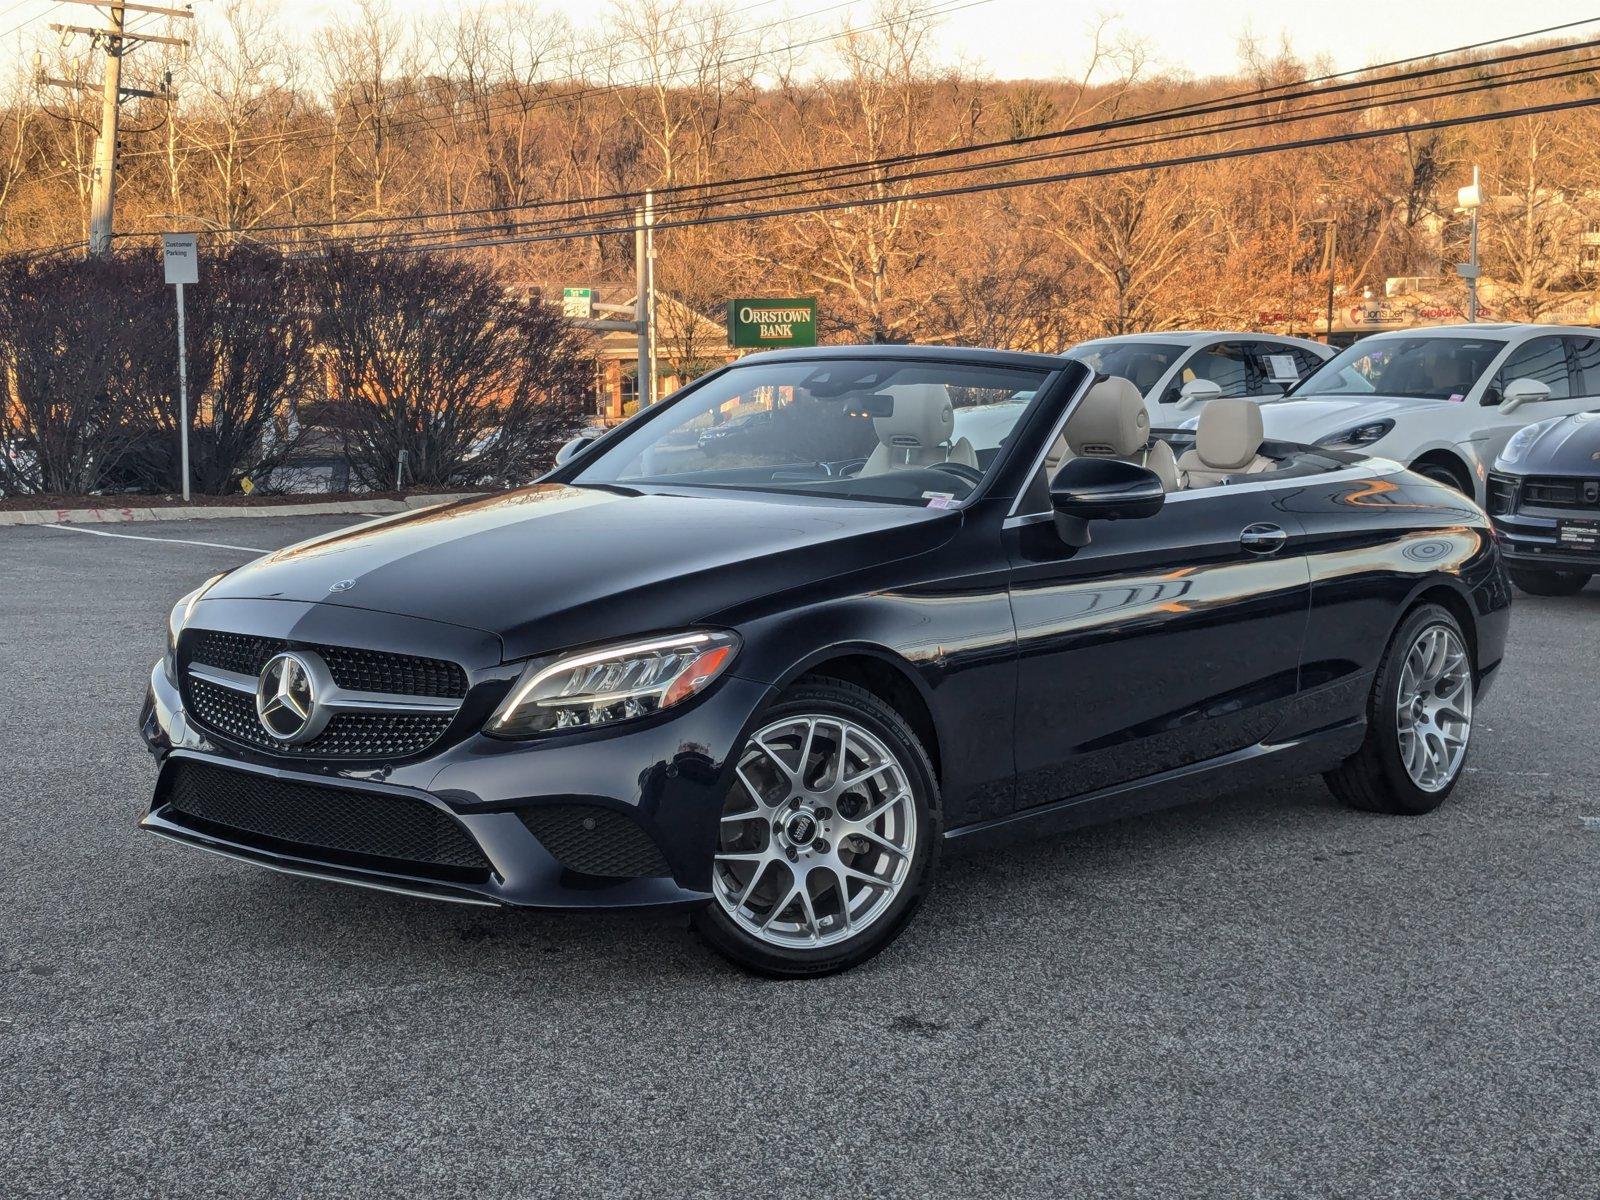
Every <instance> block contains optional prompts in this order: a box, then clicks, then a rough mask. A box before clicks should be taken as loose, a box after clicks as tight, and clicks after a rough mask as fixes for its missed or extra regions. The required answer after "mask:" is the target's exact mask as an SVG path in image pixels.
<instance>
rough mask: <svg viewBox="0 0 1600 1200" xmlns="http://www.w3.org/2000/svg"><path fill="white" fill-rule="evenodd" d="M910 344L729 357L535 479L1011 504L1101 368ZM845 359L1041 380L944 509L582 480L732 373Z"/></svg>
mask: <svg viewBox="0 0 1600 1200" xmlns="http://www.w3.org/2000/svg"><path fill="white" fill-rule="evenodd" d="M907 349H910V348H909V347H900V346H848V347H844V346H841V347H837V348H831V347H830V348H824V347H818V348H817V349H816V350H808V351H797V352H784V351H775V352H772V353H770V354H762V355H752V356H750V357H746V358H742V359H738V360H736V361H734V362H730V363H726V364H724V365H722V366H720V367H717V368H716V369H715V370H713V371H708V372H707V373H706V374H704V375H702V376H700V377H699V378H698V379H695V380H693V381H691V382H690V383H687V384H685V385H684V386H683V387H681V388H679V389H678V390H677V391H675V392H673V393H672V394H671V395H669V396H666V397H664V398H663V399H661V400H660V401H658V402H657V403H655V404H653V405H650V406H649V407H648V408H640V409H639V410H638V411H637V412H635V413H634V414H633V415H632V416H630V417H628V418H627V419H625V420H624V421H622V422H621V423H620V424H618V425H614V426H612V427H611V428H610V429H607V430H606V431H605V432H604V433H602V434H601V435H600V436H598V437H596V438H595V439H594V440H593V441H591V442H589V443H588V444H587V445H585V446H583V447H582V448H581V449H580V450H579V451H578V452H577V453H576V454H574V455H573V456H572V457H571V458H570V459H568V460H567V461H566V462H564V463H562V464H560V465H559V466H556V467H554V468H552V469H551V470H550V471H548V472H546V473H545V474H544V475H542V476H540V477H539V478H538V479H537V480H536V481H535V482H537V483H559V484H565V485H567V486H569V487H592V488H608V489H612V490H619V489H620V490H622V491H627V492H636V493H659V492H703V493H706V494H709V495H723V496H728V495H751V496H770V497H775V498H779V499H783V498H791V499H803V500H810V501H819V500H820V501H824V502H829V503H836V504H871V505H881V506H886V507H893V508H905V509H911V510H913V511H945V512H957V511H961V510H963V509H967V508H970V507H972V506H974V505H976V504H980V503H982V502H983V501H985V500H988V499H990V498H992V497H996V496H1004V497H1005V498H1006V499H1007V501H1008V502H1009V500H1010V499H1012V498H1014V497H1013V496H1012V495H1011V493H1009V492H1002V491H1000V490H999V489H1001V488H1002V487H1003V486H1005V485H1004V484H1003V483H1002V481H1003V480H1005V479H1006V478H1007V477H1008V475H1011V474H1013V473H1014V471H1015V467H1016V463H1017V462H1018V461H1019V459H1018V456H1019V454H1020V453H1021V452H1022V448H1023V447H1025V446H1027V445H1029V444H1030V443H1031V442H1032V441H1034V440H1035V439H1036V438H1037V437H1038V436H1039V434H1038V428H1039V426H1040V425H1041V422H1040V414H1041V413H1043V412H1046V411H1047V410H1049V409H1051V408H1052V407H1058V406H1059V405H1061V404H1065V403H1069V402H1070V401H1071V399H1072V395H1073V394H1074V392H1073V389H1072V388H1070V387H1066V388H1065V391H1066V394H1065V396H1064V397H1063V396H1062V392H1063V389H1064V387H1065V385H1066V384H1067V381H1069V380H1071V379H1072V378H1073V377H1074V376H1075V375H1076V374H1077V372H1079V371H1082V372H1083V373H1084V374H1085V375H1086V376H1087V377H1088V379H1089V380H1092V379H1093V377H1094V375H1093V371H1092V369H1091V368H1090V367H1089V366H1088V364H1087V363H1083V362H1079V361H1078V360H1076V359H1071V360H1069V359H1066V357H1065V356H1064V355H1063V356H1056V355H1039V354H1033V353H1029V352H1026V351H1017V352H1015V354H1014V361H1008V360H1010V359H1012V358H1013V355H1012V353H1011V352H1006V351H980V352H977V353H973V354H964V353H963V352H962V351H961V350H959V349H952V350H950V351H948V352H940V353H938V354H907V353H904V351H905V350H907ZM780 356H781V357H780ZM845 361H868V362H871V361H890V362H898V363H903V364H905V365H907V366H916V365H948V366H951V367H968V368H972V367H976V368H980V369H981V368H990V369H993V370H999V371H1005V370H1011V371H1032V372H1035V373H1037V374H1038V375H1039V379H1040V381H1039V386H1038V387H1037V388H1036V389H1035V391H1034V394H1033V397H1032V398H1031V399H1030V400H1029V401H1028V402H1027V404H1026V406H1025V407H1024V408H1023V410H1022V412H1021V413H1020V414H1019V415H1018V417H1017V421H1016V424H1015V425H1014V426H1012V436H1011V438H1010V440H1009V442H1008V443H1007V444H1005V445H1002V446H1001V447H1000V452H999V454H998V455H996V457H995V459H994V461H993V462H992V463H990V465H989V467H988V468H987V469H985V470H984V471H983V478H982V480H981V481H980V482H978V483H977V484H975V485H974V486H973V489H972V491H971V492H969V493H968V494H967V495H966V496H965V497H963V498H961V499H959V500H955V501H954V502H952V503H951V504H950V505H949V506H948V507H947V508H944V509H922V508H919V506H917V505H914V504H907V503H905V502H903V501H900V500H895V499H888V498H881V497H873V496H841V495H839V494H837V493H828V492H817V491H810V490H802V489H799V488H795V487H781V488H780V487H771V488H763V487H753V486H750V485H747V484H715V483H691V482H679V481H670V480H626V481H615V480H598V479H595V480H583V479H580V478H579V476H580V475H582V474H583V472H584V471H585V470H586V469H587V468H588V467H589V466H591V465H592V464H593V463H594V461H595V460H596V459H597V458H598V457H599V456H600V455H602V454H605V453H608V452H609V451H610V450H612V449H613V448H615V446H616V445H617V444H618V443H619V442H621V441H622V440H623V439H624V438H627V437H630V436H632V435H633V434H634V433H636V432H638V431H639V430H640V429H642V428H643V427H644V426H645V425H646V424H648V423H649V422H651V421H655V420H659V419H662V418H663V417H664V416H665V415H666V414H667V413H668V412H669V411H671V410H672V409H674V408H675V407H677V406H678V405H679V404H682V403H684V402H686V401H687V400H689V398H690V397H692V396H693V395H694V394H695V393H697V392H698V391H700V390H701V389H702V388H704V387H707V386H709V385H710V384H712V383H713V382H715V381H717V380H720V379H721V378H722V377H723V376H725V375H727V374H728V373H729V372H731V371H739V370H750V369H754V368H759V367H760V366H763V365H767V366H780V365H783V366H787V365H789V364H796V365H799V364H804V363H816V364H821V363H827V362H845ZM1053 420H1054V418H1049V419H1047V420H1046V421H1045V422H1043V424H1050V423H1052V422H1053ZM1013 486H1014V488H1015V490H1016V492H1017V494H1020V492H1021V490H1022V484H1021V483H1020V482H1018V483H1015V484H1014V485H1013Z"/></svg>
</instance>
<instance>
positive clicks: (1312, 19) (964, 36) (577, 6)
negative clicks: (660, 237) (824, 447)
mask: <svg viewBox="0 0 1600 1200" xmlns="http://www.w3.org/2000/svg"><path fill="white" fill-rule="evenodd" d="M159 2H164V3H172V4H181V3H182V2H183V0H159ZM961 2H962V0H920V2H919V7H921V6H926V5H930V4H941V3H961ZM389 3H390V5H391V7H392V8H393V9H394V11H395V12H396V13H397V14H400V15H405V14H409V13H413V12H425V11H438V10H441V9H449V8H451V7H453V4H454V0H389ZM732 3H733V4H734V6H735V7H736V8H738V9H740V10H742V11H744V12H745V13H746V14H747V15H746V18H745V20H746V23H748V24H757V23H768V22H771V21H774V20H777V19H779V18H780V17H782V16H783V15H784V14H785V13H789V14H805V13H814V12H818V11H819V10H823V9H827V10H828V12H827V15H826V16H825V17H821V18H819V19H820V20H822V21H824V22H826V27H827V28H830V29H831V28H832V27H834V26H835V25H836V24H837V23H838V22H839V21H841V20H842V19H843V18H844V17H845V16H846V15H847V14H848V15H852V16H853V17H854V19H855V20H856V21H857V23H861V22H864V21H866V20H868V19H869V17H868V14H870V13H871V11H872V4H871V2H870V0H854V2H853V3H852V2H850V0H843V2H841V0H732ZM277 4H278V8H279V11H280V12H281V14H282V17H283V20H284V21H285V23H286V24H288V25H291V26H298V27H300V28H304V27H306V26H308V25H314V24H318V23H321V22H323V21H325V20H327V19H328V18H329V17H330V16H332V15H334V14H336V13H338V12H339V11H341V10H343V9H344V8H347V7H348V5H347V4H344V3H341V2H340V0H277ZM544 4H545V6H546V7H549V8H552V9H556V10H560V11H562V12H564V13H566V14H567V16H568V17H569V19H571V20H572V21H573V23H574V24H575V25H577V26H578V27H580V28H588V29H594V30H597V31H598V32H601V33H603V32H604V14H605V11H606V3H605V0H544ZM194 7H195V8H196V10H197V11H198V12H199V13H201V14H202V17H203V15H204V12H205V9H206V8H207V7H209V4H208V0H194ZM1596 15H1597V13H1596V10H1595V8H1594V6H1593V5H1592V4H1581V3H1578V2H1577V0H1542V2H1541V3H1539V4H1530V5H1528V6H1526V7H1523V6H1520V5H1511V4H1506V3H1504V0H1495V2H1488V0H1398V2H1397V0H1383V2H1375V0H1295V2H1294V3H1290V4H1286V3H1284V0H1122V2H1121V3H1116V2H1114V0H1111V2H1107V3H1101V4H1096V3H1075V2H1071V0H1059V2H1055V3H1051V2H1048V0H978V2H977V3H975V4H974V5H973V6H972V7H969V8H966V9H964V10H961V11H956V12H952V13H950V14H949V15H947V16H945V17H943V18H942V21H941V25H940V29H939V33H938V35H937V39H936V40H937V43H938V45H939V48H940V51H939V52H940V54H941V55H942V56H943V58H944V59H945V61H947V62H954V61H963V62H966V63H969V64H972V65H975V66H977V67H979V68H980V69H981V70H983V71H984V72H986V73H987V74H990V75H992V76H994V77H997V78H1001V79H1017V78H1030V77H1032V78H1041V77H1053V76H1068V77H1075V76H1076V75H1077V74H1078V73H1079V72H1080V71H1081V70H1082V66H1083V63H1084V59H1085V55H1086V53H1087V47H1088V44H1089V38H1088V30H1089V28H1090V27H1091V26H1093V25H1094V24H1096V23H1097V20H1098V18H1099V17H1100V16H1110V17H1114V18H1115V21H1116V26H1115V27H1116V28H1117V29H1119V30H1121V31H1122V32H1124V33H1126V34H1129V35H1132V36H1134V37H1137V38H1140V39H1143V40H1144V41H1145V42H1146V43H1147V45H1148V47H1149V50H1150V53H1151V55H1152V58H1153V65H1155V66H1158V67H1162V68H1167V69H1173V70H1180V71H1186V72H1188V73H1190V74H1193V75H1213V74H1225V73H1229V72H1232V71H1233V70H1234V69H1235V68H1236V67H1237V65H1238V62H1239V55H1238V44H1239V39H1240V36H1241V34H1243V33H1244V32H1246V31H1247V30H1248V31H1250V32H1252V33H1253V34H1254V35H1255V36H1256V37H1257V38H1258V39H1260V40H1261V41H1263V42H1265V43H1268V44H1272V45H1276V44H1277V42H1278V41H1279V40H1280V37H1281V36H1282V35H1284V34H1287V35H1288V36H1289V38H1290V40H1291V42H1292V44H1293V46H1294V48H1295V50H1296V51H1297V53H1299V54H1300V56H1301V57H1303V58H1314V57H1316V56H1318V55H1326V56H1327V57H1328V58H1330V59H1331V60H1332V61H1333V63H1334V64H1335V66H1336V67H1337V68H1339V69H1349V68H1353V67H1360V66H1366V65H1368V64H1371V63H1376V62H1382V61H1385V60H1388V59H1395V58H1407V57H1411V56H1414V55H1418V54H1425V53H1428V52H1430V51H1433V50H1440V49H1446V48H1449V47H1451V46H1457V45H1462V44H1465V43H1468V42H1476V41H1483V40H1488V39H1491V38H1496V37H1504V36H1508V35H1511V34H1516V33H1520V32H1522V31H1524V30H1529V29H1534V28H1539V27H1543V26H1549V25H1557V24H1560V23H1562V22H1565V21H1576V20H1582V19H1584V18H1589V17H1594V16H1596ZM85 18H91V20H85ZM50 21H56V22H65V23H71V24H87V23H92V14H91V12H90V10H88V9H86V8H84V7H83V6H81V5H79V4H75V3H74V4H67V3H53V2H52V0H0V44H3V45H5V46H6V47H7V51H6V53H7V55H12V54H13V53H14V52H13V51H12V50H11V48H12V47H15V46H16V44H17V35H16V33H14V32H13V30H14V28H15V27H17V26H19V25H23V30H24V31H32V30H39V29H42V28H43V27H44V26H45V25H46V24H47V23H49V22H50ZM24 23H26V24H25V25H24ZM1588 28H1589V29H1590V30H1597V29H1600V23H1597V24H1596V25H1593V26H1589V27H1588ZM0 61H3V59H0Z"/></svg>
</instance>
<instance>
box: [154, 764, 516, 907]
mask: <svg viewBox="0 0 1600 1200" xmlns="http://www.w3.org/2000/svg"><path fill="white" fill-rule="evenodd" d="M172 769H173V772H174V774H173V778H172V784H171V786H170V787H169V788H168V790H167V803H168V805H169V806H170V812H171V816H172V819H173V820H175V821H176V822H177V823H178V824H182V825H188V826H190V827H192V828H194V829H195V830H197V831H198V832H201V833H211V834H215V835H216V836H218V837H223V838H226V839H227V840H229V841H232V842H238V843H241V844H244V845H250V846H256V847H259V848H260V849H263V850H273V851H278V852H281V853H288V854H295V855H298V856H299V857H302V858H312V859H318V860H322V861H327V862H334V863H341V864H344V865H348V866H357V867H370V868H373V869H377V870H388V871H397V872H400V873H402V874H407V875H426V876H432V877H436V878H444V879H457V880H482V879H486V878H487V877H488V874H489V862H488V860H487V859H486V858H485V857H484V856H483V852H482V851H481V850H479V849H478V846H477V844H476V843H475V842H474V841H473V840H472V839H471V838H470V837H469V836H468V835H467V831H466V830H465V829H464V828H462V826H461V825H460V824H459V823H458V822H457V821H455V820H453V819H452V818H451V817H450V816H449V815H447V814H446V813H443V812H441V811H440V810H439V809H437V808H435V807H434V806H433V805H431V804H428V803H426V802H425V801H422V800H418V799H415V798H413V797H410V796H393V795H388V794H385V793H383V792H367V791H357V790H354V789H349V788H339V787H328V786H323V785H321V784H314V783H301V782H298V781H294V780H285V779H275V778H273V777H271V776H268V775H257V774H254V773H252V772H248V771H232V770H229V769H228V768H226V767H218V766H213V765H212V764H210V763H198V762H179V763H176V764H174V766H173V768H172Z"/></svg>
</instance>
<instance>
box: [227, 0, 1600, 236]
mask: <svg viewBox="0 0 1600 1200" xmlns="http://www.w3.org/2000/svg"><path fill="white" fill-rule="evenodd" d="M1596 20H1600V18H1592V17H1591V18H1587V19H1585V20H1582V21H1569V22H1566V23H1564V24H1561V25H1552V26H1548V27H1546V28H1544V29H1537V30H1532V31H1529V32H1527V33H1522V34H1514V35H1511V36H1509V37H1505V38H1498V39H1493V40H1491V41H1483V42H1476V43H1470V44H1468V45H1466V46H1458V47H1455V48H1453V49H1449V50H1442V51H1438V52H1435V53H1432V54H1426V55H1417V56H1413V57H1411V58H1405V59H1396V60H1394V61H1393V62H1391V63H1388V64H1383V65H1381V66H1379V67H1365V68H1358V69H1352V70H1348V71H1342V72H1336V73H1333V74H1327V75H1322V76H1316V77H1312V78H1310V79H1305V80H1297V81H1294V82H1292V83H1285V84H1276V85H1270V86H1267V87H1260V88H1254V89H1250V90H1248V91H1244V92H1236V93H1232V94H1229V95H1225V96H1223V97H1219V98H1216V99H1212V100H1205V101H1195V102H1191V103H1189V104H1183V105H1175V106H1170V107H1167V108H1164V109H1157V110H1154V111H1152V112H1149V113H1143V114H1136V115H1134V116H1132V117H1124V118H1117V119H1112V120H1106V121H1098V122H1092V123H1088V124H1080V125H1075V126H1066V127H1064V128H1061V129H1055V130H1050V131H1046V132H1042V133H1038V134H1031V135H1027V136H1023V137H1017V138H1004V139H997V140H993V141H989V142H979V143H973V144H969V145H966V146H953V147H942V148H940V149H937V150H926V151H919V152H915V153H908V154H901V155H890V156H885V157H882V158H877V159H862V160H855V161H851V162H843V163H834V164H828V165H824V166H820V167H814V168H795V169H792V170H786V171H776V172H768V173H765V174H761V175H747V176H742V177H735V178H729V179H722V180H714V181H707V182H704V183H684V184H674V185H669V186H667V187H663V188H659V189H655V194H656V196H657V197H658V198H665V197H668V196H671V195H674V194H678V193H684V192H709V191H714V190H717V189H724V188H729V187H734V186H741V185H746V184H765V183H776V182H780V181H785V180H810V179H815V178H820V177H824V176H829V175H834V174H854V173H858V172H861V171H868V170H879V169H882V168H883V167H885V166H898V165H902V164H907V163H913V162H924V161H932V160H937V159H942V158H948V157H954V156H965V155H970V154H977V153H982V152H985V151H989V150H997V149H1005V148H1008V147H1015V146H1020V145H1028V144H1033V143H1038V142H1044V141H1052V140H1057V139H1062V138H1067V137H1081V136H1086V135H1089V134H1094V133H1103V132H1110V131H1113V130H1118V129H1125V128H1129V127H1132V126H1137V125H1146V124H1155V123H1159V122H1161V121H1167V120H1174V119H1178V118H1180V117H1191V116H1209V115H1212V114H1216V113H1221V112H1226V111H1236V110H1238V109H1241V108H1249V107H1256V106H1259V105H1262V104H1268V103H1284V102H1287V101H1290V100H1295V99H1300V98H1303V97H1304V96H1308V95H1321V96H1326V95H1331V94H1333V93H1335V92H1346V91H1351V90H1356V89H1360V88H1367V87H1376V86H1381V85H1383V84H1385V83H1388V82H1392V81H1394V80H1396V79H1421V78H1429V77H1435V76H1438V75H1442V74H1452V73H1458V72H1462V71H1469V70H1481V69H1483V68H1485V67H1489V66H1496V65H1501V64H1504V63H1507V62H1513V61H1522V60H1527V59H1530V58H1538V57H1548V56H1552V55H1560V54H1567V53H1571V52H1573V51H1575V50H1578V49H1584V48H1588V47H1591V46H1595V45H1600V40H1594V41H1588V42H1578V43H1568V44H1565V45H1562V46H1558V47H1541V48H1537V49H1533V50H1526V51H1520V52H1517V53H1513V54H1506V55H1501V56H1498V57H1494V58H1489V59H1482V60H1477V61H1474V62H1468V63H1456V64H1451V65H1442V66H1435V67H1429V68H1423V69H1420V70H1417V71H1413V72H1407V73H1405V74H1403V75H1400V76H1391V77H1388V78H1379V79H1372V78H1367V79H1360V80H1352V79H1351V77H1352V76H1356V75H1370V73H1371V72H1372V71H1375V70H1385V69H1387V68H1388V67H1392V66H1404V65H1407V64H1410V63H1417V62H1427V61H1432V60H1435V59H1438V58H1441V57H1445V56H1451V55H1457V54H1462V53H1470V52H1471V51H1473V50H1478V49H1483V48H1485V47H1487V46H1490V45H1499V44H1504V43H1506V42H1511V41H1525V40H1527V39H1529V38H1533V37H1538V36H1543V35H1545V34H1548V33H1551V32H1559V31H1563V30H1567V29H1571V28H1575V27H1577V26H1580V25H1586V24H1593V23H1594V22H1595V21H1596ZM1334 80H1347V81H1348V82H1344V83H1341V84H1339V85H1338V86H1336V87H1332V88H1321V89H1317V90H1308V89H1314V88H1315V86H1316V85H1318V84H1322V83H1327V82H1331V81H1334ZM1292 89H1301V91H1299V92H1298V93H1297V92H1294V91H1293V90H1292ZM1273 93H1284V94H1281V95H1276V96H1274V95H1273ZM841 186H843V185H841ZM641 194H642V193H641V192H640V191H637V190H635V191H628V192H611V193H604V194H591V195H586V196H576V197H569V198H566V199H560V200H539V201H529V202H527V203H523V204H515V205H491V206H485V207H479V208H466V209H456V210H454V211H450V212H427V213H412V214H407V215H397V216H369V217H357V218H352V219H350V220H337V219H329V220H317V221H303V222H293V223H287V224H280V225H260V226H254V227H252V229H251V233H252V234H253V235H259V234H262V233H270V232H277V231H286V230H299V229H314V228H325V227H330V226H336V225H338V226H346V225H368V224H397V223H402V222H410V221H423V220H433V219H437V218H450V219H458V218H461V217H468V216H490V215H494V214H498V213H510V212H520V211H533V210H536V209H546V208H570V207H573V206H575V205H580V204H594V203H604V202H616V201H626V202H628V205H629V209H628V211H631V209H632V207H634V206H636V205H637V202H638V200H639V197H640V196H641Z"/></svg>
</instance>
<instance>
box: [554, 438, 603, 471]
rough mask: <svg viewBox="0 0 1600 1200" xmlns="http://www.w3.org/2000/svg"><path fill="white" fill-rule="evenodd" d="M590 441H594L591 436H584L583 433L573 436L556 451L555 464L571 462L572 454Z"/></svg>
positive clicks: (559, 465) (560, 465)
mask: <svg viewBox="0 0 1600 1200" xmlns="http://www.w3.org/2000/svg"><path fill="white" fill-rule="evenodd" d="M592 441H594V439H593V438H592V437H585V436H584V435H583V434H579V435H578V436H577V437H575V438H573V439H572V440H571V441H570V442H568V443H567V444H566V445H565V446H563V447H561V449H559V450H557V451H556V466H558V467H562V466H565V465H566V464H567V463H569V462H571V461H572V456H573V455H575V454H577V453H578V451H579V450H582V449H583V448H584V447H585V446H587V445H588V444H589V443H590V442H592Z"/></svg>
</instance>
